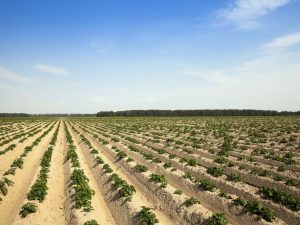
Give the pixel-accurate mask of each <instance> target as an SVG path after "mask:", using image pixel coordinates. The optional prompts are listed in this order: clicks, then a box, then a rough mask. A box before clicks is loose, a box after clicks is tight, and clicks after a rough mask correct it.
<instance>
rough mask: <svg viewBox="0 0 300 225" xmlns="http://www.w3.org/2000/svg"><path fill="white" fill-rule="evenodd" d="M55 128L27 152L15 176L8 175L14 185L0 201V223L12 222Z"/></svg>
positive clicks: (3, 224) (0, 224) (2, 224)
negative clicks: (21, 167) (22, 165)
mask: <svg viewBox="0 0 300 225" xmlns="http://www.w3.org/2000/svg"><path fill="white" fill-rule="evenodd" d="M55 128H56V126H55V127H54V128H53V129H52V130H51V131H50V132H49V133H48V135H46V137H44V138H43V139H42V141H41V142H40V143H39V144H38V146H36V147H34V149H33V151H31V152H30V153H28V155H27V157H26V158H25V159H24V167H23V169H18V170H17V171H16V174H15V176H8V178H9V179H11V180H12V181H13V182H14V186H12V187H9V190H8V194H7V196H5V197H4V198H3V201H2V202H0V212H1V220H0V225H8V224H12V222H13V221H14V219H15V218H16V216H17V215H18V213H19V210H20V208H21V205H22V203H23V201H24V199H25V196H26V194H27V191H28V190H29V188H30V184H31V183H32V180H33V178H34V176H35V174H36V171H37V169H38V168H39V163H40V159H41V157H42V156H43V153H44V152H45V151H46V150H47V147H48V145H49V143H50V141H51V138H52V136H53V133H54V131H55Z"/></svg>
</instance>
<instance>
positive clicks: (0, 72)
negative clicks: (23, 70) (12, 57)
mask: <svg viewBox="0 0 300 225" xmlns="http://www.w3.org/2000/svg"><path fill="white" fill-rule="evenodd" d="M0 78H1V79H3V80H8V81H13V82H18V83H32V82H33V80H32V79H30V78H27V77H25V76H23V75H20V74H17V73H15V72H12V71H10V70H8V69H5V68H3V67H0Z"/></svg>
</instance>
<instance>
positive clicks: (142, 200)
mask: <svg viewBox="0 0 300 225" xmlns="http://www.w3.org/2000/svg"><path fill="white" fill-rule="evenodd" d="M75 127H76V129H78V130H79V131H80V132H82V130H81V129H80V128H78V127H77V126H75ZM70 130H71V128H70ZM82 133H84V132H82ZM74 137H75V138H76V139H78V137H77V135H75V136H74ZM86 138H88V139H89V140H90V142H91V144H92V146H94V147H96V149H98V150H99V153H100V156H101V157H102V158H103V160H104V161H105V162H106V163H107V164H109V165H110V167H111V168H112V169H113V170H114V172H115V173H117V174H118V175H119V176H120V177H121V178H122V179H124V180H126V182H127V183H128V184H130V185H134V186H135V188H136V193H135V194H134V197H135V198H134V199H132V201H133V203H134V201H136V204H137V205H143V206H147V207H150V208H154V209H155V215H156V217H157V218H158V219H159V221H160V222H159V224H164V225H173V222H172V221H170V219H169V218H168V217H167V216H166V215H165V214H164V212H163V211H160V210H161V209H159V208H157V207H155V206H154V205H153V203H152V202H151V201H150V200H151V199H149V198H147V197H146V196H145V194H143V192H142V191H141V190H139V189H138V188H137V187H136V186H137V185H135V184H134V183H133V182H132V180H131V179H130V178H129V177H128V176H127V175H126V174H125V173H124V171H123V168H122V167H121V166H117V165H116V164H114V163H113V162H114V161H113V160H112V159H111V158H110V157H108V156H107V154H106V153H105V150H103V149H102V148H101V146H100V145H99V144H98V143H96V142H95V141H94V140H93V139H91V138H90V136H89V135H86Z"/></svg>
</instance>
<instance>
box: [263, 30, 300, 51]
mask: <svg viewBox="0 0 300 225" xmlns="http://www.w3.org/2000/svg"><path fill="white" fill-rule="evenodd" d="M296 44H300V32H296V33H292V34H288V35H284V36H281V37H278V38H275V39H274V40H272V41H270V42H268V43H265V44H263V45H262V46H263V48H264V49H265V50H267V51H270V52H274V51H277V50H282V49H286V48H288V47H291V46H294V45H296Z"/></svg>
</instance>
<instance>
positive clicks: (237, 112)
mask: <svg viewBox="0 0 300 225" xmlns="http://www.w3.org/2000/svg"><path fill="white" fill-rule="evenodd" d="M289 115H300V111H297V112H289V111H281V112H278V111H275V110H255V109H200V110H125V111H101V112H98V113H97V114H96V116H97V117H115V116H125V117H138V116H289Z"/></svg>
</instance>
